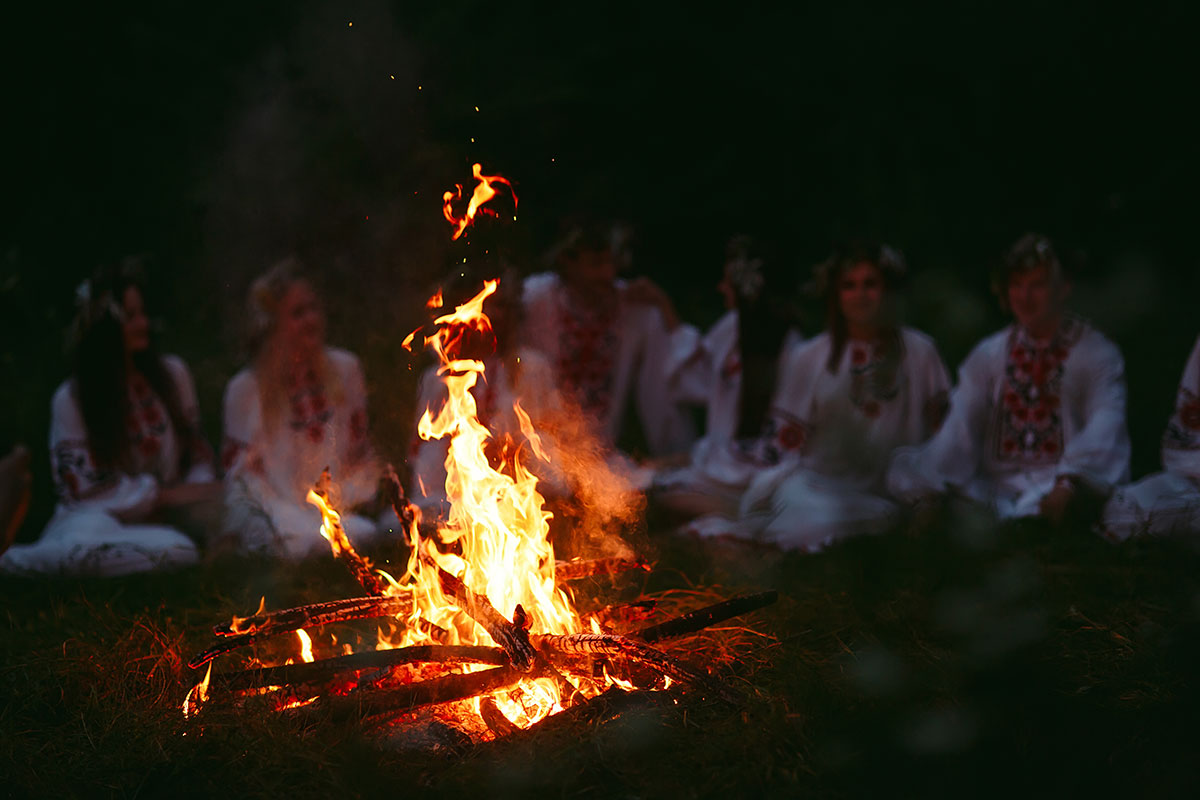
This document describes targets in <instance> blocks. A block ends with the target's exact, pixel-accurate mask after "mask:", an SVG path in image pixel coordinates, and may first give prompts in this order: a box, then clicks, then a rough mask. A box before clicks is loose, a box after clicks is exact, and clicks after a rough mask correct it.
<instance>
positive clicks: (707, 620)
mask: <svg viewBox="0 0 1200 800" xmlns="http://www.w3.org/2000/svg"><path fill="white" fill-rule="evenodd" d="M777 599H779V592H775V591H771V592H759V593H757V594H745V595H741V596H739V597H733V598H730V599H729V600H725V601H723V602H720V603H714V604H713V605H711V606H705V607H704V608H698V609H696V610H695V611H689V612H688V613H686V614H682V615H680V616H678V617H674V618H672V619H669V620H666V621H665V622H660V623H658V624H657V625H651V626H650V627H648V628H642V629H641V630H640V631H638V632H637V633H634V634H631V636H632V638H635V639H640V640H642V641H643V642H658V641H662V640H663V639H673V638H675V637H678V636H686V635H687V634H689V633H695V632H696V631H699V630H702V629H703V628H707V627H708V626H709V625H713V624H716V623H718V622H723V621H725V620H727V619H730V618H731V617H736V616H738V615H740V614H748V613H749V612H751V611H757V610H758V609H760V608H765V607H766V606H769V605H771V604H772V603H774V602H775V601H776V600H777Z"/></svg>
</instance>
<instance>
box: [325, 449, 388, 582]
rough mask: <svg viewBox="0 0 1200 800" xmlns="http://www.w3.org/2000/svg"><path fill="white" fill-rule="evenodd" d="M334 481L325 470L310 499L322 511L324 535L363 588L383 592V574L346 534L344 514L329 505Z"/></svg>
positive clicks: (327, 468) (327, 469)
mask: <svg viewBox="0 0 1200 800" xmlns="http://www.w3.org/2000/svg"><path fill="white" fill-rule="evenodd" d="M331 483H332V477H331V476H330V474H329V467H326V468H325V469H324V470H322V471H321V477H320V479H319V480H318V481H317V485H316V487H315V488H314V489H311V490H309V493H308V498H307V499H308V502H310V503H312V504H313V505H314V506H316V507H317V508H318V509H319V510H320V512H321V520H322V524H321V535H322V536H324V537H325V538H326V539H328V540H329V546H330V547H332V548H333V554H334V555H335V556H337V557H338V558H340V559H342V561H343V562H345V564H346V566H347V567H349V568H350V572H351V573H352V574H353V575H354V578H355V579H356V580H357V581H358V582H359V583H360V584H362V587H363V588H364V589H366V590H367V592H368V593H369V594H374V595H382V594H383V591H384V589H383V582H382V581H380V580H379V576H378V575H376V574H375V570H374V569H373V568H372V566H371V562H370V561H368V560H367V559H365V558H363V557H362V556H360V555H359V554H358V552H357V551H356V550H355V549H354V545H352V544H350V539H349V538H348V537H347V536H346V531H345V530H343V529H342V516H341V514H339V513H338V512H337V511H334V509H333V507H332V506H331V505H330V504H329V486H330V484H331Z"/></svg>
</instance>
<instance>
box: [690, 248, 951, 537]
mask: <svg viewBox="0 0 1200 800" xmlns="http://www.w3.org/2000/svg"><path fill="white" fill-rule="evenodd" d="M905 272H906V266H905V263H904V259H903V257H902V256H901V255H900V254H899V253H898V252H897V251H895V250H894V249H892V248H890V247H887V246H878V245H861V244H856V245H850V246H847V247H843V248H839V249H838V250H836V251H835V252H834V254H833V255H832V256H831V257H830V258H829V259H828V260H826V261H825V262H823V263H822V264H820V265H818V267H817V269H816V282H815V288H816V289H817V290H818V291H819V292H820V293H821V294H822V295H823V296H824V298H825V302H826V315H827V325H826V330H825V331H823V332H822V333H821V334H819V335H818V336H816V337H814V338H813V339H811V340H809V341H807V342H804V343H802V344H799V345H797V346H796V347H794V348H793V349H792V350H791V351H790V352H789V353H788V354H787V357H786V361H785V364H784V366H783V368H782V370H781V375H780V380H779V385H778V388H777V390H776V392H775V396H774V398H773V400H772V403H771V409H770V413H769V426H768V430H767V433H766V435H765V436H764V438H763V439H762V441H761V442H760V444H759V453H760V455H759V458H760V460H761V462H762V463H763V464H764V468H763V469H761V470H760V471H759V472H757V473H756V474H755V475H754V476H753V478H752V480H751V481H750V483H749V485H748V486H747V488H746V491H745V493H744V494H743V495H742V497H741V501H740V507H739V516H738V518H737V519H736V520H726V519H723V518H720V517H704V518H700V519H698V520H696V521H695V522H693V523H692V526H691V529H692V530H693V531H694V532H696V533H699V534H700V535H709V536H711V535H723V534H731V535H735V536H741V537H746V538H753V539H756V540H759V541H766V542H770V543H773V544H776V545H779V546H780V547H783V548H785V549H792V550H800V551H804V552H816V551H819V550H821V549H823V548H824V547H826V546H828V545H829V544H830V543H832V542H833V541H835V540H838V539H841V538H844V537H847V536H852V535H858V534H866V533H879V532H883V531H884V530H886V529H887V528H888V527H889V526H890V525H891V524H892V523H893V522H894V519H895V517H896V515H897V512H898V510H899V509H898V507H897V506H896V505H895V504H894V503H892V502H891V501H890V500H889V499H888V498H886V497H885V496H884V495H885V492H884V483H883V478H884V473H885V471H886V467H887V463H888V459H889V457H890V455H891V453H892V452H893V450H895V448H897V447H899V446H902V445H909V444H915V443H918V442H922V441H924V440H925V439H927V438H928V437H929V436H930V435H931V434H932V433H933V432H934V431H935V430H937V427H938V424H939V423H940V421H941V417H942V415H943V413H944V410H945V404H946V395H947V390H948V388H949V384H950V380H949V376H948V374H947V372H946V367H945V365H944V364H943V363H942V359H941V357H940V356H939V355H938V351H937V346H936V345H935V344H934V342H933V340H932V339H930V338H929V337H928V336H926V335H925V334H923V333H921V332H919V331H917V330H914V329H912V328H908V327H904V326H901V325H900V324H899V323H898V321H897V320H896V317H895V308H894V305H895V302H894V301H895V299H896V295H897V290H898V288H899V285H900V282H901V280H902V278H903V277H904V275H905Z"/></svg>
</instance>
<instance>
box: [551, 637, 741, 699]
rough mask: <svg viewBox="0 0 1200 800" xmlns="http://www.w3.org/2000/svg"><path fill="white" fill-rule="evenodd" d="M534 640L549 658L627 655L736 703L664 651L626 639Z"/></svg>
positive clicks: (692, 669) (716, 686)
mask: <svg viewBox="0 0 1200 800" xmlns="http://www.w3.org/2000/svg"><path fill="white" fill-rule="evenodd" d="M531 640H532V643H533V644H534V646H535V647H537V648H538V649H539V650H540V651H542V652H543V653H544V654H546V655H547V656H550V655H555V654H564V655H575V656H578V655H591V656H624V657H625V658H628V659H630V660H631V661H634V662H638V663H641V664H645V665H646V666H648V667H651V668H652V669H654V670H656V671H657V672H659V673H661V674H663V675H666V676H668V677H670V678H672V679H673V680H677V681H681V682H683V683H687V684H691V685H693V686H700V687H702V688H705V689H707V690H709V691H710V692H713V693H714V694H717V695H718V696H720V697H721V698H722V699H725V700H729V701H731V702H732V701H733V700H734V698H733V696H732V694H731V693H730V691H729V690H728V689H727V688H725V687H723V686H721V685H720V684H719V683H718V682H717V681H716V680H714V679H713V678H711V677H710V676H708V675H705V674H703V673H701V672H699V671H698V670H696V669H695V668H693V667H691V666H688V665H687V664H685V663H683V662H682V661H679V660H678V659H675V658H672V657H671V656H669V655H667V654H666V653H664V652H662V651H661V650H657V649H655V648H653V647H651V646H650V645H648V644H644V643H643V642H638V641H634V640H633V639H628V638H626V637H624V636H615V635H612V634H607V633H575V634H570V635H565V636H564V635H558V634H541V635H535V636H533V637H531Z"/></svg>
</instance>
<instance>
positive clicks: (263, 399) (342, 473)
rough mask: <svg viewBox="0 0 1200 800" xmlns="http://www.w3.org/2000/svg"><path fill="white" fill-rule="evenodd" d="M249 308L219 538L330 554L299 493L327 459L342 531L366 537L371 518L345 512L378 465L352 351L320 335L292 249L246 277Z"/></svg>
mask: <svg viewBox="0 0 1200 800" xmlns="http://www.w3.org/2000/svg"><path fill="white" fill-rule="evenodd" d="M247 311H248V319H249V322H250V350H251V354H252V360H251V363H250V365H249V366H248V367H246V368H245V369H243V370H242V371H240V372H239V373H238V374H237V375H235V376H234V377H233V378H232V379H231V380H230V381H229V384H228V386H227V387H226V389H225V401H224V424H225V436H224V441H223V444H222V452H221V461H222V463H223V465H224V467H225V470H226V473H225V484H226V498H225V500H226V518H225V532H226V537H227V544H230V545H233V546H235V547H238V548H240V549H241V550H243V551H246V552H255V553H262V554H267V555H273V556H278V557H282V558H288V559H299V558H304V557H306V556H309V555H317V554H328V552H329V545H328V543H327V542H326V541H325V539H324V538H323V537H322V536H321V534H320V528H321V514H320V512H319V511H318V510H317V508H316V507H314V506H312V505H310V504H309V503H307V502H306V500H305V498H306V497H307V496H308V491H309V489H311V488H312V487H313V485H314V483H315V482H316V481H317V480H318V478H319V477H320V476H321V472H322V470H323V469H324V468H325V467H329V469H330V471H331V473H332V476H333V482H334V489H333V491H332V496H331V498H330V499H331V502H332V503H333V505H334V506H335V507H336V508H337V509H338V510H339V511H340V512H341V513H342V525H343V527H344V528H345V530H346V533H347V534H348V535H349V537H350V539H351V541H352V542H353V543H354V544H355V545H363V544H368V543H370V542H371V541H372V540H374V539H375V538H376V536H378V535H379V534H380V533H381V530H380V528H379V526H377V525H376V523H375V522H373V521H372V520H371V519H368V518H367V517H366V516H362V515H359V514H355V513H350V511H351V510H352V509H354V508H356V507H358V506H360V505H361V504H365V503H368V502H370V501H373V500H374V498H375V494H376V490H377V488H378V484H379V479H380V476H381V474H382V470H381V467H380V465H379V464H378V463H377V462H376V460H375V457H374V454H373V453H372V450H371V446H370V442H369V441H368V439H367V389H366V380H365V378H364V377H363V370H362V366H361V365H360V364H359V361H358V358H356V357H355V356H354V355H353V354H351V353H349V352H347V351H345V350H340V349H337V348H334V347H328V346H327V345H326V343H325V315H324V311H323V310H322V306H321V300H320V297H319V296H318V295H317V292H316V290H315V289H314V288H313V285H312V283H311V282H310V281H309V280H308V279H307V278H305V277H304V276H303V274H302V272H301V265H300V263H299V261H298V260H297V259H295V258H288V259H286V260H284V261H282V262H280V263H278V264H276V265H275V266H273V267H272V268H271V269H270V270H269V271H268V272H266V273H265V274H264V275H262V276H260V277H259V278H258V279H256V280H255V281H254V282H253V284H252V285H251V287H250V295H249V300H248V308H247Z"/></svg>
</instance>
